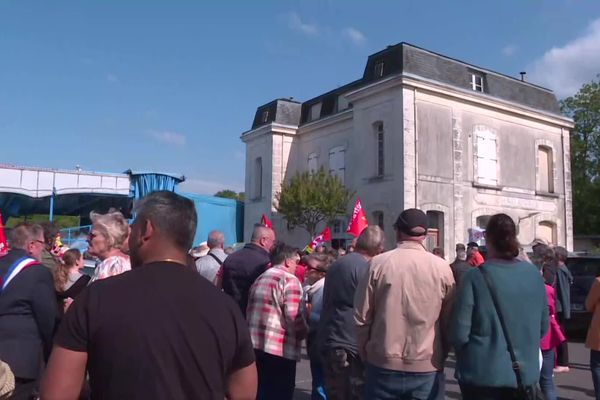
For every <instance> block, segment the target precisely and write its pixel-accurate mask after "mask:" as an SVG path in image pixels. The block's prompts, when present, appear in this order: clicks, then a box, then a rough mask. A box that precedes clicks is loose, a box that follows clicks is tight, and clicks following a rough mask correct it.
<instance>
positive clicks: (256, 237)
mask: <svg viewBox="0 0 600 400" xmlns="http://www.w3.org/2000/svg"><path fill="white" fill-rule="evenodd" d="M275 239H276V238H275V231H273V229H271V228H267V227H266V226H264V225H256V226H255V227H254V231H252V237H251V238H250V242H252V243H254V244H255V245H257V246H260V247H262V248H263V249H265V250H266V251H271V249H272V248H273V245H274V244H275Z"/></svg>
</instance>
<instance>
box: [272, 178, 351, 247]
mask: <svg viewBox="0 0 600 400" xmlns="http://www.w3.org/2000/svg"><path fill="white" fill-rule="evenodd" d="M352 196H353V193H350V192H349V191H348V189H346V187H345V186H344V184H343V183H342V182H341V181H340V180H339V179H338V178H337V177H336V176H334V175H329V174H327V173H325V171H324V170H323V168H321V169H320V170H319V171H317V172H314V173H310V172H303V173H298V174H296V175H295V176H294V177H292V179H291V180H290V181H289V182H284V184H283V185H282V186H281V191H279V192H278V193H276V194H275V200H276V203H275V208H276V209H277V211H278V212H279V213H280V214H282V215H283V217H284V218H285V219H286V220H287V222H288V224H289V226H290V227H291V228H294V227H299V228H302V229H304V230H306V231H307V232H308V233H309V234H310V237H311V238H312V237H314V236H315V235H316V233H317V232H316V230H317V225H318V224H319V223H320V222H322V221H326V222H327V223H328V224H331V223H332V222H333V220H334V219H335V218H336V217H338V216H340V215H345V214H346V207H347V205H348V201H349V200H350V198H351V197H352Z"/></svg>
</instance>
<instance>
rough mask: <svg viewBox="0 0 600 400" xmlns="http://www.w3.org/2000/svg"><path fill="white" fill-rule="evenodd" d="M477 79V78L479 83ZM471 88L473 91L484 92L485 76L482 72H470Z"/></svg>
mask: <svg viewBox="0 0 600 400" xmlns="http://www.w3.org/2000/svg"><path fill="white" fill-rule="evenodd" d="M477 80H479V83H478V82H477ZM471 89H472V90H473V91H475V92H479V93H485V78H484V75H483V74H480V73H477V72H471Z"/></svg>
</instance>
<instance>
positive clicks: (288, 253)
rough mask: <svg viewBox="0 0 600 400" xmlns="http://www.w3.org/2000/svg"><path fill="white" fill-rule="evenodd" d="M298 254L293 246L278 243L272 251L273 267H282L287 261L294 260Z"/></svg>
mask: <svg viewBox="0 0 600 400" xmlns="http://www.w3.org/2000/svg"><path fill="white" fill-rule="evenodd" d="M297 254H298V252H297V251H296V249H295V248H293V247H292V246H288V245H287V244H285V243H277V244H276V245H275V247H273V250H272V251H271V265H273V266H275V265H281V264H283V263H284V262H285V260H287V259H290V258H294V257H295V256H296V255H297Z"/></svg>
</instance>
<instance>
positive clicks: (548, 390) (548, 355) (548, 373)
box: [540, 349, 556, 400]
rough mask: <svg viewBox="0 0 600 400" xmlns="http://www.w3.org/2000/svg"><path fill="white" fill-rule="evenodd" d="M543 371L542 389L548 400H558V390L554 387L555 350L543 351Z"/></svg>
mask: <svg viewBox="0 0 600 400" xmlns="http://www.w3.org/2000/svg"><path fill="white" fill-rule="evenodd" d="M542 357H543V360H544V361H543V362H542V370H541V371H540V388H541V389H542V393H544V398H545V399H546V400H556V388H555V387H554V378H552V374H553V373H554V349H552V350H545V351H542Z"/></svg>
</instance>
